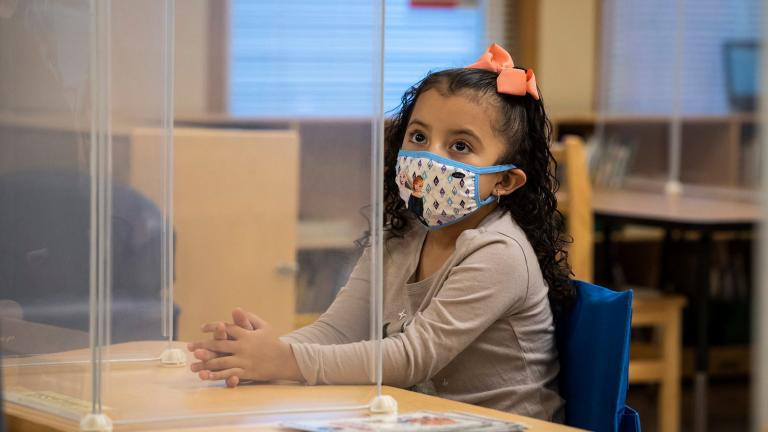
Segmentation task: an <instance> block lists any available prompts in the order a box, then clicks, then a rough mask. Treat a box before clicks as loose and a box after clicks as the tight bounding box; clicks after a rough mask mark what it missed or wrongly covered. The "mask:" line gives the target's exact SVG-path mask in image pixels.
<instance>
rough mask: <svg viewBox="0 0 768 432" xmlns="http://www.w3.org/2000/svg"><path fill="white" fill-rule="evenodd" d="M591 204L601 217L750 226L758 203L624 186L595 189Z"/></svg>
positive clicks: (686, 224) (755, 218)
mask: <svg viewBox="0 0 768 432" xmlns="http://www.w3.org/2000/svg"><path fill="white" fill-rule="evenodd" d="M592 206H593V209H594V211H595V214H596V215H598V216H600V217H602V218H608V217H612V218H621V219H622V220H624V221H629V220H631V221H636V222H638V223H641V224H646V225H647V224H649V223H650V222H653V224H654V225H664V224H668V225H678V226H681V227H687V228H690V227H707V226H715V227H719V228H720V229H722V227H727V226H729V225H730V226H735V227H737V228H743V227H744V226H745V225H748V226H751V225H752V224H755V223H757V222H758V221H759V219H760V206H759V205H757V204H755V203H751V202H745V201H736V200H724V199H706V198H693V197H686V196H670V195H664V194H658V193H649V192H632V191H625V190H596V191H595V193H594V196H593V201H592Z"/></svg>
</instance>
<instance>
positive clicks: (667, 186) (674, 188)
mask: <svg viewBox="0 0 768 432" xmlns="http://www.w3.org/2000/svg"><path fill="white" fill-rule="evenodd" d="M682 192H683V184H682V183H680V182H679V181H677V180H668V181H667V182H666V183H664V193H666V194H667V195H680V194H681V193H682Z"/></svg>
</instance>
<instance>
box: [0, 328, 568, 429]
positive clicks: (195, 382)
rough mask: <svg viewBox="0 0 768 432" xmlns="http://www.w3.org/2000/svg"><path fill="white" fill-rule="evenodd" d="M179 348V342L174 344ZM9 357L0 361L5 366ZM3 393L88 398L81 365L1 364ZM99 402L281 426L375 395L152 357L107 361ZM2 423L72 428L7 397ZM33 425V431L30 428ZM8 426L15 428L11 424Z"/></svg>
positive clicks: (141, 414)
mask: <svg viewBox="0 0 768 432" xmlns="http://www.w3.org/2000/svg"><path fill="white" fill-rule="evenodd" d="M155 346H156V347H157V349H156V350H157V351H158V352H159V350H161V349H162V346H163V343H162V342H159V343H158V342H138V343H129V344H121V345H118V346H115V347H113V348H112V349H111V351H110V354H111V355H119V354H122V353H132V352H136V351H143V352H148V351H151V350H153V349H154V347H155ZM178 346H179V347H181V346H183V345H182V344H178ZM85 354H87V351H83V350H81V351H73V352H68V353H62V354H55V355H47V356H46V359H48V360H72V359H82V358H84V355H85ZM7 365H8V362H6V364H5V365H4V366H7ZM3 372H4V377H3V378H4V384H5V388H4V391H6V392H8V394H7V395H6V396H11V395H12V392H14V391H18V389H20V388H21V387H24V388H26V389H29V390H48V391H53V392H56V393H57V394H60V395H66V394H67V393H70V397H71V398H72V399H73V400H76V399H78V398H87V396H84V395H87V394H89V390H88V389H89V388H90V378H89V377H90V373H89V370H88V367H87V365H67V366H61V365H60V366H31V367H24V368H16V367H13V366H12V365H11V367H6V368H5V369H4V371H3ZM105 388H106V396H105V401H104V404H105V406H106V410H107V412H108V413H109V414H110V417H111V418H112V419H113V421H114V420H116V421H117V422H119V421H120V420H121V419H127V418H131V419H135V418H152V417H156V416H159V415H164V416H167V415H169V414H170V415H175V416H180V417H186V416H193V415H198V416H199V415H200V414H201V413H227V412H240V413H244V414H240V415H232V416H226V417H216V418H212V419H199V418H198V419H193V420H191V421H190V419H183V420H175V421H163V422H154V421H148V422H146V423H140V424H118V425H116V427H115V429H116V430H156V429H159V428H162V429H163V430H202V429H205V430H222V431H223V430H232V429H238V430H240V429H244V430H283V429H279V428H278V427H277V426H276V422H278V421H284V420H287V419H290V420H296V419H308V418H344V417H352V416H360V415H365V412H366V411H365V410H364V409H363V408H362V407H359V406H360V405H364V404H366V403H367V402H368V401H369V400H370V399H371V398H372V397H373V396H374V395H375V387H374V386H304V385H296V384H259V385H246V386H240V387H237V388H235V389H228V388H226V387H224V386H223V385H222V384H221V383H212V382H203V381H200V380H199V379H198V378H197V377H196V375H195V374H193V373H191V372H189V370H188V369H187V368H186V367H183V368H164V367H162V366H159V364H158V363H153V362H147V363H132V364H119V365H116V364H113V365H111V367H110V371H109V372H108V374H107V375H106V377H105ZM384 393H385V394H388V395H391V396H393V397H394V398H395V399H396V400H397V402H398V404H399V407H400V411H401V412H410V411H419V410H433V411H466V412H472V413H476V414H481V415H486V416H492V417H497V418H503V419H508V420H514V421H518V422H523V423H526V424H528V425H529V426H530V427H531V429H530V430H531V431H534V432H535V431H566V430H574V429H571V428H568V427H565V426H561V425H556V424H552V423H547V422H543V421H540V420H535V419H530V418H527V417H522V416H517V415H513V414H508V413H505V412H501V411H495V410H491V409H487V408H482V407H477V406H474V405H468V404H463V403H460V402H455V401H450V400H446V399H440V398H436V397H431V396H426V395H423V394H419V393H414V392H410V391H406V390H402V389H397V388H392V387H384ZM339 405H345V406H358V407H359V409H351V410H348V411H339V412H330V413H322V414H321V413H313V414H293V413H291V414H286V413H283V414H279V415H278V414H269V413H266V411H267V410H273V411H274V410H291V409H296V408H299V407H301V408H307V407H310V408H322V407H334V406H339ZM5 411H6V413H7V414H8V415H9V416H8V417H9V419H8V420H9V424H10V426H12V428H14V427H15V428H19V430H25V428H26V429H27V430H36V431H37V430H41V429H39V426H41V425H42V426H47V427H51V428H54V429H56V430H73V431H74V430H78V425H77V422H76V421H73V420H67V419H65V418H63V417H58V416H55V415H53V414H49V413H45V412H41V411H39V410H36V409H33V408H28V407H25V406H22V405H17V404H13V403H6V405H5ZM35 427H37V429H35ZM14 430H15V429H14Z"/></svg>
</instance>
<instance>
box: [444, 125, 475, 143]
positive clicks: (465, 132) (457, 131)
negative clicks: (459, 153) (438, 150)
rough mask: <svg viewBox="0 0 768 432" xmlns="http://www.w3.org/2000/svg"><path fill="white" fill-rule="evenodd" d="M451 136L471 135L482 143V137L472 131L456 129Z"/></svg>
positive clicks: (451, 132)
mask: <svg viewBox="0 0 768 432" xmlns="http://www.w3.org/2000/svg"><path fill="white" fill-rule="evenodd" d="M449 132H450V134H451V135H469V136H471V137H472V138H474V139H475V140H477V141H481V139H480V137H479V136H478V135H477V134H476V133H475V132H473V131H472V129H466V128H463V129H454V130H451V131H449Z"/></svg>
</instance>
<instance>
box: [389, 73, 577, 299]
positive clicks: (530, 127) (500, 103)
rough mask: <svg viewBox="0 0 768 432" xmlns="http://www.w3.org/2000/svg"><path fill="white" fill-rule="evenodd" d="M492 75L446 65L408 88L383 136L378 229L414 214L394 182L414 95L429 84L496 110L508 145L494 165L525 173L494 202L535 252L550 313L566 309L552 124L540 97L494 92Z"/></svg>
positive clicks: (401, 225) (393, 231) (400, 228)
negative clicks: (518, 183)
mask: <svg viewBox="0 0 768 432" xmlns="http://www.w3.org/2000/svg"><path fill="white" fill-rule="evenodd" d="M496 78H497V74H495V73H493V72H489V71H485V70H481V69H466V68H462V69H448V70H443V71H438V72H432V73H430V74H428V75H427V76H426V77H425V78H424V79H422V80H421V81H419V82H418V83H416V84H415V85H413V86H412V87H411V88H410V89H408V90H407V91H406V92H405V94H404V95H403V97H402V101H401V105H400V107H399V109H398V110H397V112H396V113H395V114H394V115H393V116H392V117H391V118H390V119H389V120H388V124H387V128H386V131H385V139H384V141H385V142H384V145H385V150H384V229H385V230H386V232H387V235H388V236H396V237H401V236H403V235H404V234H405V232H406V231H407V230H408V229H409V227H410V224H411V223H414V219H413V218H412V217H411V215H410V214H409V213H408V212H407V209H406V207H405V203H404V202H403V201H402V199H401V198H400V194H399V191H398V188H397V183H396V181H395V177H396V173H395V169H396V165H397V154H398V152H399V151H400V148H401V147H402V144H403V139H404V137H405V133H406V130H407V128H408V122H409V121H410V118H411V114H412V112H413V109H414V106H415V105H416V101H417V99H418V98H419V95H421V94H422V93H424V92H425V91H427V90H430V89H435V90H437V91H439V92H440V93H441V94H443V95H446V96H447V95H456V94H460V95H461V96H463V97H467V98H470V100H473V101H476V102H478V103H483V104H490V106H492V107H495V108H496V111H497V112H498V118H497V122H496V123H495V124H494V125H493V126H494V129H495V131H496V132H497V133H498V134H499V136H500V137H503V138H504V140H505V141H506V143H507V145H508V151H507V152H506V154H505V155H503V156H502V158H501V159H500V160H499V161H498V163H497V164H499V165H501V164H514V165H516V166H517V167H520V168H521V169H522V170H523V171H524V172H525V174H526V176H527V179H528V180H527V182H526V183H525V185H523V186H522V187H520V188H519V189H517V190H516V191H514V192H513V193H511V194H510V195H507V196H503V197H501V199H500V201H499V204H498V206H499V207H500V208H501V209H503V210H504V211H505V212H508V213H509V214H510V217H512V218H513V219H514V220H515V222H516V223H517V224H518V225H519V226H520V227H521V228H522V229H523V231H524V232H525V234H526V236H527V238H528V241H529V242H530V243H531V245H532V246H533V249H534V251H535V252H536V257H537V258H538V261H539V266H540V267H541V271H542V274H543V276H544V279H545V280H546V281H547V284H548V285H549V299H550V304H551V307H552V309H553V311H554V312H555V313H556V314H559V312H562V311H565V310H567V309H569V307H570V305H571V304H572V303H573V301H574V299H575V295H576V294H575V290H574V288H573V286H572V284H571V280H570V277H571V269H570V266H569V265H568V252H567V250H566V244H567V243H568V242H569V239H568V238H567V237H566V236H565V234H564V218H563V215H562V213H560V211H559V210H558V209H557V201H556V199H555V192H557V189H558V188H559V186H560V184H559V182H558V181H557V178H556V177H555V174H554V172H555V170H556V167H557V165H556V164H557V163H556V161H555V159H554V157H553V156H552V153H551V152H550V149H549V145H550V142H551V135H552V126H551V124H550V122H549V119H548V118H547V114H546V112H545V111H544V104H543V103H542V100H536V99H534V98H533V97H531V96H530V95H525V96H512V95H507V94H500V93H498V92H497V91H496Z"/></svg>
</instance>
